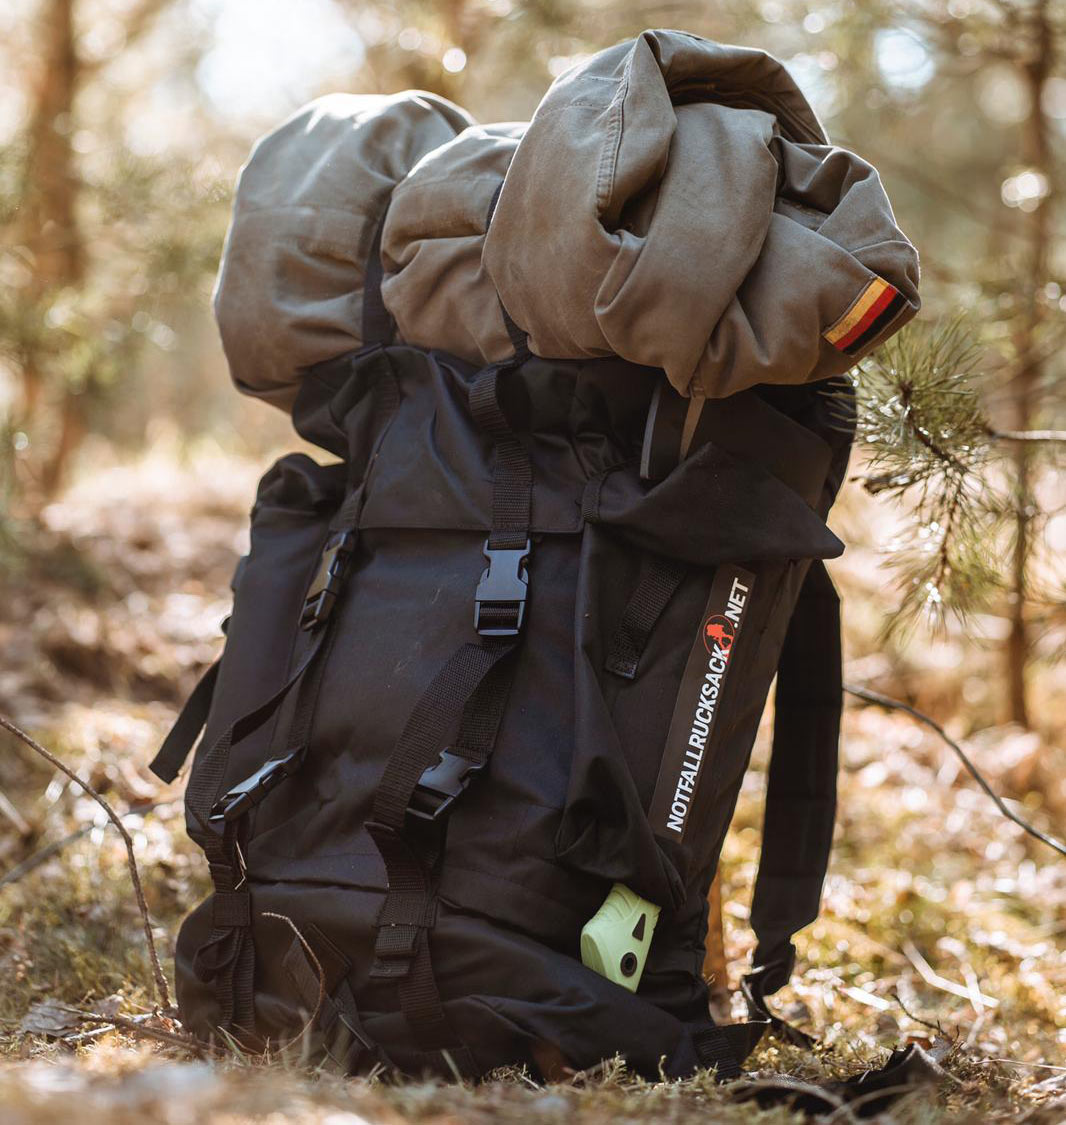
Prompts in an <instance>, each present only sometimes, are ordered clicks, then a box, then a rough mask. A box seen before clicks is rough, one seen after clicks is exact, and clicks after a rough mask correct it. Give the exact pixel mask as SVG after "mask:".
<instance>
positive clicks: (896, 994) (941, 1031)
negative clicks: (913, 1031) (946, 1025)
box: [892, 988, 947, 1038]
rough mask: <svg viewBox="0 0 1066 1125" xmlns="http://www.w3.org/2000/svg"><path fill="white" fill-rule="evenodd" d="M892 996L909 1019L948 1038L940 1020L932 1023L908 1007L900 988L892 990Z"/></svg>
mask: <svg viewBox="0 0 1066 1125" xmlns="http://www.w3.org/2000/svg"><path fill="white" fill-rule="evenodd" d="M892 998H893V999H894V1000H895V1001H896V1003H897V1004H898V1005H899V1006H900V1007H901V1008H902V1009H903V1014H904V1015H905V1016H906V1017H907V1019H909V1020H911V1021H912V1022H914V1023H920V1024H921V1025H922V1027H928V1028H929V1029H930V1030H931V1031H935V1032H936V1033H937V1035H944V1037H945V1038H947V1036H946V1035H945V1033H944V1029H943V1027H941V1026H940V1021H939V1020H938V1021H937V1022H936V1023H930V1022H929V1020H923V1019H922V1017H921V1016H916V1015H915V1014H914V1013H913V1012H912V1011H911V1010H910V1009H909V1008H908V1007H907V1005H906V1004H904V1003H903V997H902V996H900V994H899V989H898V988H896V989H893V990H892Z"/></svg>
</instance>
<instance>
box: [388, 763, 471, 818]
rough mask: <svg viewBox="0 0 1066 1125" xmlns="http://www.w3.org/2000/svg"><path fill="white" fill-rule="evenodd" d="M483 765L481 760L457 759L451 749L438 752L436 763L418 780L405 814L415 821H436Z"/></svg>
mask: <svg viewBox="0 0 1066 1125" xmlns="http://www.w3.org/2000/svg"><path fill="white" fill-rule="evenodd" d="M485 765H486V763H485V762H472V761H470V760H469V758H461V757H460V756H459V755H458V754H455V753H453V752H452V751H451V750H443V751H441V756H440V758H439V759H438V760H437V762H436V763H435V764H434V765H432V766H430V767H429V768H428V769H426V770H425V772H424V773H423V774H422V776H421V777H420V778H419V779H418V784H417V785H416V786H415V791H414V792H413V793H412V794H411V801H410V803H409V804H408V806H407V812H408V814H409V815H410V816H413V817H416V818H417V819H418V820H437V819H438V818H439V817H441V816H443V815H444V814H445V813H446V812H447V811H448V810H449V809H450V808H451V807H452V804H453V802H454V801H455V798H456V797H458V796H459V794H460V793H463V792H464V791H465V790H466V788H467V786H468V785H469V784H470V782H471V781H472V780H473V778H474V775H475V774H478V773H480V772H481V771H482V770H483V769H484V768H485Z"/></svg>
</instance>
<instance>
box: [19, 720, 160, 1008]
mask: <svg viewBox="0 0 1066 1125" xmlns="http://www.w3.org/2000/svg"><path fill="white" fill-rule="evenodd" d="M0 727H2V728H3V729H4V730H6V731H7V732H8V733H9V734H12V735H14V736H15V738H17V739H18V740H19V741H20V742H23V743H24V744H25V745H26V746H28V747H29V748H30V749H31V750H32V751H34V753H36V754H40V756H41V757H42V758H44V759H45V761H46V762H48V763H49V764H51V765H53V766H54V767H55V768H56V769H57V770H59V771H60V773H63V774H65V775H66V776H67V777H69V778H70V780H71V781H73V782H74V784H75V785H77V786H78V787H79V788H81V789H82V790H83V791H84V792H85V793H86V794H87V795H88V796H90V797H91V798H92V799H93V800H94V801H95V802H96V803H97V804H98V805H99V806H100V808H102V809H103V810H104V812H105V813H106V814H107V819H108V820H110V821H111V823H112V824H113V825H114V826H115V828H117V829H118V833H119V835H120V836H121V837H122V842H123V844H125V846H126V860H127V864H128V866H129V872H130V881H131V882H132V884H133V893H134V895H135V896H136V899H137V909H138V910H139V911H140V912H141V922H142V923H143V925H144V938H145V941H146V943H147V945H148V957H149V960H150V961H151V963H152V976H153V978H154V980H155V988H156V993H157V994H158V996H159V1003H160V1006H161V1007H162V1008H163V1009H164V1010H169V1008H170V1006H171V1005H170V988H169V986H168V985H167V978H166V975H165V974H164V973H163V966H162V964H161V963H160V961H159V953H158V951H157V950H156V947H155V938H154V937H153V936H152V919H151V917H150V916H149V914H148V903H147V902H146V901H145V897H144V888H143V887H142V886H141V875H140V872H139V871H138V870H137V857H136V856H135V855H134V851H133V838H132V837H131V836H130V834H129V832H127V831H126V826H125V825H124V824H123V823H122V818H121V817H120V816H119V815H118V813H116V812H115V810H114V809H113V808H112V807H111V806H110V805H109V804H108V803H107V801H105V800H104V798H103V797H101V796H100V794H99V793H97V791H96V790H95V789H94V788H93V787H92V786H91V785H90V784H89V783H88V782H87V781H85V780H83V779H82V778H81V777H79V776H78V775H77V774H76V773H75V772H74V771H73V770H72V769H71V768H70V767H69V766H67V765H66V764H65V763H64V762H62V761H60V759H59V758H57V757H56V756H55V754H53V753H52V752H51V750H46V749H45V747H43V746H42V745H41V744H40V743H39V742H37V741H36V739H34V738H31V737H30V735H28V734H27V733H26V732H25V731H24V730H22V728H21V727H18V726H16V725H15V724H14V723H13V722H12V721H11V720H10V719H9V718H7V717H6V716H5V715H0Z"/></svg>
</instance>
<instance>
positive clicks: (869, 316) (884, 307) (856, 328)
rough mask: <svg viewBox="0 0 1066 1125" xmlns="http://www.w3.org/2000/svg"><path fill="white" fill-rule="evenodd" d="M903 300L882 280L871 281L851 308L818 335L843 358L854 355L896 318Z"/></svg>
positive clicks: (891, 286) (904, 302)
mask: <svg viewBox="0 0 1066 1125" xmlns="http://www.w3.org/2000/svg"><path fill="white" fill-rule="evenodd" d="M905 304H906V298H905V297H904V296H903V294H902V293H900V291H899V290H898V289H896V288H895V286H893V285H889V284H888V282H887V281H885V279H884V278H882V277H875V278H874V279H873V281H871V282H870V284H869V285H867V286H866V288H865V289H864V290H863V291H862V292H861V293H860V294H859V296H858V297H857V298H856V299H855V300H854V301H853V302H852V304H851V308H849V309H848V311H847V312H846V313H845V314H844V315H843V316H842V317H841V318H840V319H839V320H838V321H837V322H836V323H835V324H833V325H831V326H830V327H829V328H827V329H826V330H825V332H823V333H822V335H823V336H825V338H826V339H827V340H828V341H829V342H830V343H831V344H832V345H833V347H834V348H839V349H840V351H842V352H844V353H845V354H846V355H855V354H856V353H857V352H859V351H861V350H862V349H863V347H864V346H865V345H866V344H868V343H869V342H870V341H871V340H872V339H874V337H876V336H877V335H878V334H879V333H880V332H882V331H883V330H884V329H885V328H887V327H888V325H889V324H891V322H892V321H893V320H894V319H895V318H896V315H897V314H898V313H899V312H900V310H901V309H902V308H903V306H904V305H905Z"/></svg>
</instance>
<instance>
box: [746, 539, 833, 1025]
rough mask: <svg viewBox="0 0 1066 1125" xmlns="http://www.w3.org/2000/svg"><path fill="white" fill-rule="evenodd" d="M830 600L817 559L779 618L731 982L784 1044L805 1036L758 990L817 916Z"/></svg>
mask: <svg viewBox="0 0 1066 1125" xmlns="http://www.w3.org/2000/svg"><path fill="white" fill-rule="evenodd" d="M842 682H843V676H842V669H841V649H840V600H839V598H838V597H837V592H836V590H835V589H834V587H833V583H832V580H831V579H830V577H829V574H828V572H827V571H826V569H825V565H824V563H822V562H821V561H820V560H816V561H815V562H813V563H812V564H811V566H810V568H809V569H808V571H807V575H806V577H805V579H804V582H803V586H802V587H801V589H800V594H799V598H798V600H797V602H796V608H795V609H794V611H793V613H792V618H791V620H790V621H789V625H788V631H787V633H786V635H785V643H784V647H783V649H782V652H781V660H780V663H779V665H778V673H777V692H776V695H775V714H774V739H773V751H772V754H771V758H770V771H769V782H768V785H767V792H766V810H765V813H764V823H763V845H762V855H761V857H760V860H759V873H758V876H757V877H756V880H755V894H754V897H753V900H752V908H751V923H752V927H753V929H754V930H755V936H756V939H757V943H758V944H757V946H756V950H755V955H754V957H753V958H752V971H751V972H750V973H749V974H748V975H747V976H745V977H744V979H743V980H742V982H741V988H742V989H743V991H744V995H745V998H746V999H747V1002H748V1008H749V1011H750V1012H751V1015H752V1017H753V1018H761V1019H769V1020H770V1022H771V1024H772V1025H773V1027H774V1028H775V1030H777V1031H778V1032H779V1033H784V1034H785V1036H786V1037H787V1038H790V1039H792V1040H793V1041H794V1042H801V1043H804V1044H807V1043H809V1038H808V1037H807V1036H806V1035H804V1033H803V1032H801V1031H799V1030H798V1029H796V1028H791V1027H789V1026H788V1025H787V1024H784V1022H783V1021H782V1020H780V1019H779V1018H777V1017H775V1016H773V1014H772V1013H771V1012H770V1011H769V1009H768V1008H767V1006H766V997H767V996H769V995H771V994H772V993H774V992H777V991H778V989H780V988H783V987H784V986H785V985H786V984H787V983H788V980H789V977H790V976H791V973H792V968H793V965H794V963H795V958H796V949H795V946H794V945H793V944H792V937H793V935H794V934H795V933H796V932H797V931H798V930H801V929H802V928H803V927H804V926H806V925H808V924H809V923H811V922H813V921H814V920H815V918H817V916H818V905H819V900H820V898H821V893H822V883H823V881H824V879H825V873H826V869H827V867H828V865H829V851H830V847H831V845H832V840H833V821H834V817H835V814H836V775H837V746H838V740H839V737H840V712H841V702H842V694H843V687H842Z"/></svg>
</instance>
